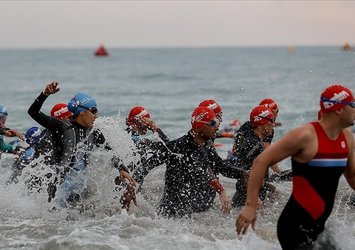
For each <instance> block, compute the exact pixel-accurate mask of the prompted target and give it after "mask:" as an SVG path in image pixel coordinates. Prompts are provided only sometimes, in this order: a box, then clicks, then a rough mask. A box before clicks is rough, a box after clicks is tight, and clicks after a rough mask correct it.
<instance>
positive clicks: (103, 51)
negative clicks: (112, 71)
mask: <svg viewBox="0 0 355 250" xmlns="http://www.w3.org/2000/svg"><path fill="white" fill-rule="evenodd" d="M95 56H108V52H107V50H106V49H105V47H104V46H103V45H100V47H98V48H97V50H96V51H95Z"/></svg>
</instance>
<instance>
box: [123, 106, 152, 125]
mask: <svg viewBox="0 0 355 250" xmlns="http://www.w3.org/2000/svg"><path fill="white" fill-rule="evenodd" d="M145 117H147V118H150V114H149V113H148V111H147V110H146V109H145V108H144V107H141V106H135V107H133V108H132V109H131V111H130V112H129V115H128V118H127V120H126V124H127V126H131V125H134V124H137V122H138V121H140V120H141V119H142V118H145Z"/></svg>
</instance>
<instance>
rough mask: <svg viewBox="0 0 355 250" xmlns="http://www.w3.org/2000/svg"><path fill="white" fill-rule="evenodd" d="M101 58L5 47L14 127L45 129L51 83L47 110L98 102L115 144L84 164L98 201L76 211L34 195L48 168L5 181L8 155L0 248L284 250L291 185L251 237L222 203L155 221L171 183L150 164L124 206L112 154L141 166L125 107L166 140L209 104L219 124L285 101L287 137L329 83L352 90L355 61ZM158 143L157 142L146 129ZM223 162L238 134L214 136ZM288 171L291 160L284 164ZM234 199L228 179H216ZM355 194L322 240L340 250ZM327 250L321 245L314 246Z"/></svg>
mask: <svg viewBox="0 0 355 250" xmlns="http://www.w3.org/2000/svg"><path fill="white" fill-rule="evenodd" d="M109 53H110V56H109V57H107V58H97V57H94V56H93V50H92V49H2V50H0V86H1V91H0V103H1V104H3V105H6V106H7V108H8V113H9V116H8V120H7V126H8V127H11V128H17V129H18V130H20V131H22V132H25V131H26V130H27V129H28V128H29V127H31V126H38V124H36V123H35V122H34V121H33V120H32V119H31V118H30V117H29V116H28V114H27V109H28V107H29V106H30V105H31V103H32V102H33V100H34V99H35V98H36V97H37V95H38V94H39V93H40V92H41V91H42V90H43V89H44V86H45V85H46V84H47V83H49V82H51V81H52V80H57V81H59V82H60V89H61V90H60V92H58V93H57V94H55V95H52V96H50V97H49V98H48V99H47V101H46V102H45V104H44V105H43V108H42V111H43V112H44V113H47V114H48V113H49V111H50V108H51V107H52V106H53V105H54V104H55V103H58V102H68V101H69V100H70V99H71V97H72V96H73V95H74V94H75V93H78V92H85V93H88V94H90V95H92V96H93V97H95V99H96V101H97V103H98V109H99V114H100V117H99V118H98V119H97V122H96V124H95V126H96V127H98V128H100V129H101V130H102V131H103V133H104V134H105V136H106V138H107V139H108V141H109V143H110V145H112V147H113V148H114V150H113V151H112V152H105V151H102V150H100V149H98V150H95V152H94V153H93V156H92V159H91V161H90V165H89V173H90V179H91V181H92V183H93V185H92V186H93V187H94V188H93V190H92V194H91V196H90V197H89V198H88V200H86V201H85V203H84V204H82V205H81V206H80V207H79V208H76V209H62V210H59V211H52V210H51V209H52V207H53V205H54V204H53V203H48V202H47V197H46V194H45V192H42V191H40V192H34V191H32V192H31V191H29V190H28V189H27V187H26V185H25V184H24V182H25V181H26V178H29V176H31V174H36V175H41V174H42V175H43V174H44V173H45V172H46V171H47V170H46V168H45V166H43V165H41V164H39V167H38V168H35V169H27V170H26V169H25V170H24V173H23V175H22V176H21V178H20V179H19V180H20V181H19V183H18V184H16V185H6V184H5V182H6V180H7V178H8V177H9V175H10V173H11V170H10V168H11V163H12V161H13V158H14V157H13V156H12V155H8V154H3V155H2V156H1V162H0V164H1V167H0V220H1V224H0V248H3V249H18V248H23V249H281V247H280V245H279V243H278V241H277V237H276V222H277V218H278V215H279V214H280V212H281V210H282V208H283V206H284V204H285V202H286V201H287V199H288V197H289V195H290V193H291V189H292V187H291V184H290V183H278V184H276V185H277V188H278V192H277V194H276V195H274V196H273V197H270V199H269V200H267V201H266V207H265V209H264V210H262V211H260V212H259V214H258V221H257V224H256V229H255V231H250V232H249V233H248V234H247V235H246V236H244V237H239V236H237V235H236V233H235V226H234V225H235V219H236V216H237V214H238V212H239V210H233V211H232V213H231V214H230V215H223V214H222V213H221V211H220V207H221V206H220V202H219V200H218V198H216V201H215V205H214V206H213V208H212V209H211V210H210V211H208V212H205V213H200V214H193V216H192V218H189V219H187V218H186V219H165V218H161V217H159V216H157V214H156V207H157V205H158V204H159V199H160V198H161V195H162V192H163V188H164V172H165V168H164V166H161V167H158V168H156V169H154V170H153V171H152V172H151V173H150V174H149V175H148V176H147V178H146V180H145V183H144V188H143V191H142V192H141V193H139V194H138V196H137V200H138V207H135V206H132V209H131V210H130V211H129V212H127V211H125V210H122V209H121V208H120V206H119V202H118V198H117V196H118V193H117V192H116V191H114V188H115V187H114V184H113V178H114V176H116V175H117V172H116V170H114V169H113V168H112V167H111V166H110V162H109V159H110V157H111V156H112V155H113V154H116V155H119V156H120V157H121V158H122V159H123V161H125V162H126V163H128V162H130V161H132V160H135V159H134V156H133V155H132V152H133V151H134V146H133V144H132V142H131V141H130V138H129V137H128V135H127V133H126V132H125V131H124V130H125V118H126V116H127V113H128V112H129V110H130V108H131V107H133V106H135V105H141V106H144V107H145V108H146V109H147V110H148V111H149V112H150V113H151V116H152V119H153V120H154V121H155V122H156V123H157V124H158V126H159V127H160V128H161V129H162V130H163V131H164V132H165V133H166V134H167V135H168V136H169V137H170V138H171V139H175V138H178V137H180V136H182V135H184V134H185V133H186V132H187V131H188V130H189V128H190V115H191V112H192V110H193V109H194V108H195V107H196V106H197V105H198V104H199V103H200V102H201V101H202V100H204V99H211V98H212V99H215V100H216V101H217V102H218V103H219V104H220V105H221V106H222V108H223V120H224V121H223V123H222V124H221V127H223V126H226V125H228V123H229V121H231V120H233V119H239V120H240V121H242V122H244V121H246V120H248V118H249V112H250V110H251V109H252V108H253V107H254V106H256V105H257V104H258V102H259V101H260V100H261V99H263V98H266V97H269V98H273V99H274V100H275V101H276V102H277V103H278V105H279V109H280V112H279V117H278V121H279V122H281V123H282V126H281V127H278V128H276V129H275V139H274V140H275V141H277V140H278V139H279V138H280V137H281V136H282V135H284V134H285V133H286V132H287V131H289V130H290V129H292V128H295V127H297V126H300V125H302V124H304V123H306V122H308V121H311V120H314V119H315V118H316V117H317V111H318V110H319V95H320V93H321V91H322V90H323V89H324V88H325V87H326V86H328V85H330V84H332V83H335V82H336V83H343V84H344V85H346V86H348V87H349V88H351V89H352V90H353V91H354V90H355V82H354V81H355V54H354V53H353V52H343V51H341V50H340V48H337V47H297V48H295V50H294V52H293V53H288V52H287V48H285V47H272V48H126V49H109ZM148 137H150V138H151V139H153V140H158V138H157V137H156V135H152V134H149V135H148ZM217 141H218V142H220V143H221V145H222V146H220V147H219V148H218V151H219V153H220V155H221V156H222V157H226V155H227V152H228V150H230V149H231V146H232V143H233V141H232V140H231V139H217ZM280 165H281V168H283V169H289V168H290V162H289V160H284V161H282V162H281V164H280ZM221 182H222V183H223V185H225V187H226V190H227V192H228V194H229V196H230V197H231V196H232V195H233V193H234V184H235V181H234V180H233V179H228V178H224V177H222V178H221ZM352 194H353V192H352V191H351V189H350V188H349V186H348V185H347V184H346V181H345V180H344V178H341V180H340V185H339V191H338V195H337V200H336V203H335V206H334V209H333V213H332V215H331V217H330V218H329V220H328V222H327V229H326V231H325V232H324V234H322V235H321V236H320V238H321V241H322V239H323V241H325V240H324V239H326V238H330V239H331V241H332V242H333V243H332V244H334V246H335V247H337V248H338V249H349V250H350V249H354V248H355V223H354V222H355V218H354V216H355V208H354V207H351V206H349V205H348V201H349V199H350V196H351V195H352ZM319 249H322V246H319Z"/></svg>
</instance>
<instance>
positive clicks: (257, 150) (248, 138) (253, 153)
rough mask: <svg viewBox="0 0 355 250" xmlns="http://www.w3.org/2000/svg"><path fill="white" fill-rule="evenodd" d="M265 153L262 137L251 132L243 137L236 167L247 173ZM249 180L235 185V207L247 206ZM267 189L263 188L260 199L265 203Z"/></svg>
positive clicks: (242, 179) (244, 179) (235, 162)
mask: <svg viewBox="0 0 355 250" xmlns="http://www.w3.org/2000/svg"><path fill="white" fill-rule="evenodd" d="M263 151H264V144H263V142H262V141H261V139H260V137H259V136H258V135H257V134H256V133H255V132H254V130H252V129H251V130H249V131H248V132H246V133H245V134H244V136H243V140H242V142H241V144H240V147H239V149H238V153H237V155H236V158H235V159H234V160H233V162H234V164H235V166H237V167H238V168H242V169H244V170H246V171H248V170H251V167H252V165H253V161H254V160H255V158H256V157H257V156H258V155H259V154H261V152H263ZM247 181H248V180H247V179H246V178H245V177H243V178H240V179H239V180H238V181H237V183H236V184H235V188H236V192H235V194H234V195H233V206H234V207H240V206H244V205H245V201H246V195H247ZM266 191H267V188H266V187H265V186H262V188H261V191H260V194H259V198H260V199H261V200H262V201H263V200H264V199H265V196H266Z"/></svg>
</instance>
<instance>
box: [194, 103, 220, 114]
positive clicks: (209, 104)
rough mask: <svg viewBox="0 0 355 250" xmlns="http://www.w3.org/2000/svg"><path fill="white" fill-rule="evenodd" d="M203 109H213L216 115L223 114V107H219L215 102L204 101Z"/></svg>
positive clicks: (201, 104)
mask: <svg viewBox="0 0 355 250" xmlns="http://www.w3.org/2000/svg"><path fill="white" fill-rule="evenodd" d="M198 106H201V107H207V108H209V109H211V110H212V111H213V112H214V113H215V114H216V115H217V114H219V113H221V112H222V108H221V106H219V105H218V103H217V102H216V101H215V100H212V99H211V100H204V101H202V102H201V103H200V105H198Z"/></svg>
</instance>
